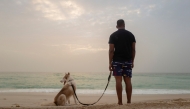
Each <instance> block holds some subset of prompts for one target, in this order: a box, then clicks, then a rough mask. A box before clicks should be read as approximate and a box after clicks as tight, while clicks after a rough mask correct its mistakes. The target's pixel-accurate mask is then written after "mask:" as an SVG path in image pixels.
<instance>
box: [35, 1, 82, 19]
mask: <svg viewBox="0 0 190 109" xmlns="http://www.w3.org/2000/svg"><path fill="white" fill-rule="evenodd" d="M32 3H33V4H34V8H35V10H37V11H39V12H42V13H43V16H44V17H45V18H47V19H49V20H55V21H57V20H59V21H60V20H66V19H69V18H77V17H79V16H81V15H82V14H83V13H84V9H83V8H82V7H81V6H79V5H77V4H76V3H75V2H72V1H62V2H56V3H54V2H52V1H50V0H33V2H32Z"/></svg>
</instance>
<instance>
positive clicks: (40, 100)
mask: <svg viewBox="0 0 190 109" xmlns="http://www.w3.org/2000/svg"><path fill="white" fill-rule="evenodd" d="M56 94H57V93H42V92H28V93H27V92H25V93H21V92H14V93H13V92H6V93H2V92H1V93H0V109H14V108H18V107H19V108H22V109H29V108H30V109H31V108H32V109H36V108H38V109H44V108H45V109H47V108H48V109H49V108H55V109H58V108H60V107H62V108H63V107H64V109H65V108H68V109H72V108H74V109H83V108H89V106H88V107H86V106H83V105H80V104H79V103H78V105H75V104H74V100H73V97H71V98H70V101H71V105H70V106H53V107H52V106H41V104H44V103H52V102H53V99H54V97H55V95H56ZM100 95H101V94H92V95H90V94H79V95H78V98H79V100H80V101H81V102H82V103H93V102H95V101H97V100H98V98H99V97H100ZM126 102H127V100H126V95H125V94H124V95H123V104H124V105H122V106H119V105H117V104H116V103H117V96H116V95H113V94H112V95H110V94H105V95H104V96H103V97H102V99H101V100H100V101H99V102H98V103H97V104H95V105H93V106H90V108H93V109H99V108H102V109H106V108H111V109H117V108H120V107H124V108H125V107H135V109H136V107H139V106H140V107H143V106H148V107H149V106H152V105H153V104H157V105H159V106H163V107H164V106H168V105H171V106H174V107H176V106H178V105H179V106H182V107H183V106H184V108H186V107H190V94H148V95H147V94H145V95H142V94H133V95H132V103H131V104H127V103H126ZM174 102H175V103H174ZM176 103H177V104H178V105H176ZM172 104H173V105H172ZM112 107H114V108H112ZM140 107H139V109H140ZM148 107H144V108H148ZM137 109H138V108H137ZM176 109H177V108H176ZM182 109H183V108H182ZM188 109H189V108H188Z"/></svg>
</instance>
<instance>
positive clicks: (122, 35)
mask: <svg viewBox="0 0 190 109" xmlns="http://www.w3.org/2000/svg"><path fill="white" fill-rule="evenodd" d="M116 27H117V29H118V30H117V31H116V32H114V33H112V34H111V35H110V38H109V70H110V71H113V76H115V81H116V92H117V97H118V104H119V105H123V103H122V77H123V80H124V82H125V88H126V95H127V103H131V95H132V84H131V78H132V68H133V67H134V58H135V44H136V40H135V37H134V35H133V34H132V33H131V32H129V31H127V30H125V22H124V20H123V19H120V20H118V21H117V26H116Z"/></svg>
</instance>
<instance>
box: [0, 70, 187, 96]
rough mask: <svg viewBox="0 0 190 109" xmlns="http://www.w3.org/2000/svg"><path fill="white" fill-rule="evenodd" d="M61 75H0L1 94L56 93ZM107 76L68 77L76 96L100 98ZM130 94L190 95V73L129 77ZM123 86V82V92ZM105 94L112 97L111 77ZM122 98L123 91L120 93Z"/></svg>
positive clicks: (143, 74) (75, 75) (96, 74)
mask: <svg viewBox="0 0 190 109" xmlns="http://www.w3.org/2000/svg"><path fill="white" fill-rule="evenodd" d="M64 74H65V73H45V72H41V73H35V72H12V73H11V72H1V73H0V93H2V92H44V93H51V92H58V91H59V90H60V89H61V88H62V86H63V84H62V83H61V82H60V80H61V79H62V78H63V76H64ZM108 75H109V72H107V73H71V76H72V77H73V78H74V80H75V82H76V84H77V91H76V92H77V93H78V94H101V93H102V92H103V91H104V89H105V86H106V84H107V81H108ZM132 85H133V94H190V73H133V77H132ZM124 87H125V85H124V82H123V89H125V88H124ZM105 94H116V91H115V78H114V77H113V76H112V77H111V81H110V83H109V86H108V89H107V90H106V92H105ZM123 94H125V91H124V90H123Z"/></svg>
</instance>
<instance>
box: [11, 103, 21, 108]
mask: <svg viewBox="0 0 190 109" xmlns="http://www.w3.org/2000/svg"><path fill="white" fill-rule="evenodd" d="M13 105H15V106H16V107H20V105H19V104H13ZM11 107H12V106H11Z"/></svg>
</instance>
